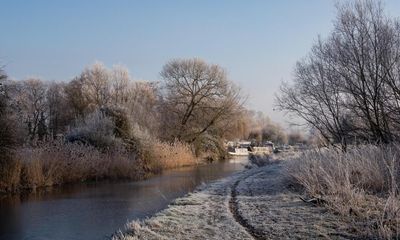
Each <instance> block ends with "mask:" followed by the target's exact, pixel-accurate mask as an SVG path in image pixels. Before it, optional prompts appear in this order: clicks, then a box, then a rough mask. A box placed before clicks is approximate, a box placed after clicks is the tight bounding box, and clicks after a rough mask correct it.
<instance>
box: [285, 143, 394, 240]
mask: <svg viewBox="0 0 400 240" xmlns="http://www.w3.org/2000/svg"><path fill="white" fill-rule="evenodd" d="M287 173H288V175H289V176H290V177H291V179H292V180H293V181H294V183H296V184H299V185H301V186H302V187H303V189H304V190H305V192H306V193H307V194H308V195H309V197H312V198H317V199H320V200H322V201H320V202H323V203H325V206H326V207H328V209H330V210H332V211H334V212H336V213H338V214H340V215H342V216H346V217H350V218H351V219H353V220H354V222H355V226H356V230H358V231H359V234H360V235H365V237H372V238H387V239H391V238H395V237H399V234H400V232H399V230H400V229H399V227H400V200H399V189H398V182H399V180H400V146H398V145H390V146H373V145H365V146H357V147H351V148H350V149H349V150H348V151H347V152H345V153H344V152H341V151H338V150H337V149H332V148H325V149H319V150H310V151H307V152H305V153H304V154H302V155H301V156H299V157H298V159H295V160H292V161H290V162H289V163H288V165H287Z"/></svg>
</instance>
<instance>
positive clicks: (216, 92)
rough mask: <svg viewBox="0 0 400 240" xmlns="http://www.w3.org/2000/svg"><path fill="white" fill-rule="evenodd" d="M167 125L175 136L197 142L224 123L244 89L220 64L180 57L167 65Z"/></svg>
mask: <svg viewBox="0 0 400 240" xmlns="http://www.w3.org/2000/svg"><path fill="white" fill-rule="evenodd" d="M161 76H162V77H163V79H164V81H165V91H166V92H165V108H164V110H165V111H166V112H167V114H166V115H167V118H168V119H166V124H167V125H166V127H167V129H168V130H169V134H170V137H171V138H178V139H181V140H184V141H187V142H189V143H193V142H195V141H196V140H198V138H199V137H200V136H202V135H203V134H206V133H207V132H210V131H214V132H218V131H219V130H221V129H220V128H216V127H217V126H218V127H223V126H221V123H223V122H225V123H226V121H228V120H229V118H231V117H232V116H234V115H235V113H236V112H237V111H238V110H239V108H240V106H241V104H242V97H241V94H240V90H239V89H238V88H237V87H236V86H234V85H233V83H232V82H230V81H229V80H228V79H227V76H226V72H225V71H224V70H223V69H222V68H221V67H219V66H218V65H211V64H207V63H206V62H204V61H203V60H200V59H196V58H195V59H176V60H172V61H170V62H168V63H167V64H166V65H164V67H163V70H162V72H161Z"/></svg>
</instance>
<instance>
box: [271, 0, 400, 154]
mask: <svg viewBox="0 0 400 240" xmlns="http://www.w3.org/2000/svg"><path fill="white" fill-rule="evenodd" d="M277 105H278V107H279V108H280V109H281V110H284V111H288V112H290V113H294V114H295V115H296V116H298V117H300V118H302V119H303V120H305V121H306V122H307V123H308V124H309V125H310V126H311V127H312V128H314V129H317V130H318V131H319V133H320V134H321V135H322V136H323V137H324V138H325V140H326V141H327V142H328V143H331V144H337V143H339V144H341V145H342V147H343V148H344V149H345V148H346V146H347V145H348V144H350V143H354V142H366V141H367V142H381V143H388V142H392V141H398V140H400V22H399V21H398V20H397V19H392V18H389V17H387V16H386V15H385V14H384V11H383V7H382V4H381V3H380V2H376V1H372V0H367V1H354V2H351V3H348V4H345V5H341V6H339V7H338V17H337V19H336V21H335V24H334V29H333V31H332V33H331V34H330V36H329V37H328V38H326V39H321V38H320V39H319V40H318V41H317V43H316V44H315V45H314V46H313V47H312V49H311V52H310V54H309V56H308V57H306V58H305V59H303V60H301V61H299V62H298V63H297V66H296V68H295V80H294V83H293V84H283V85H282V88H281V92H280V94H279V95H278V97H277Z"/></svg>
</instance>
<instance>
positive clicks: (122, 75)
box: [110, 65, 131, 105]
mask: <svg viewBox="0 0 400 240" xmlns="http://www.w3.org/2000/svg"><path fill="white" fill-rule="evenodd" d="M110 74H111V76H110V78H111V88H112V90H111V92H112V93H111V94H112V100H113V104H114V105H118V104H124V103H126V102H127V101H128V94H129V84H130V81H131V77H130V75H129V71H128V69H127V68H125V67H123V66H121V65H115V66H113V68H112V70H111V73H110Z"/></svg>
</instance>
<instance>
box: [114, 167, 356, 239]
mask: <svg viewBox="0 0 400 240" xmlns="http://www.w3.org/2000/svg"><path fill="white" fill-rule="evenodd" d="M284 169H285V162H282V161H273V162H272V163H270V164H268V165H266V166H262V167H257V166H253V167H252V168H251V169H248V170H246V171H243V172H240V173H237V174H235V175H233V176H230V177H228V178H225V179H222V180H219V181H217V182H214V183H212V184H210V185H208V186H203V187H202V188H199V189H198V190H197V191H195V192H193V193H191V194H189V195H187V196H186V197H184V198H180V199H177V200H175V201H174V202H173V203H171V204H170V205H169V207H168V208H167V209H165V210H164V211H162V212H160V213H158V214H156V215H155V216H154V217H152V218H150V219H147V220H144V221H133V222H130V223H128V224H127V227H126V231H125V232H124V233H122V232H120V233H119V234H117V235H116V236H114V240H116V239H119V240H133V239H188V238H190V239H277V238H279V239H289V238H290V239H293V238H298V239H307V238H308V239H309V238H329V239H354V238H356V236H360V235H361V233H357V232H354V229H353V228H352V227H351V223H350V221H349V220H348V219H345V218H341V217H338V216H337V215H334V214H332V213H330V212H327V211H326V209H325V208H323V207H319V206H315V205H313V204H311V203H307V202H305V201H303V200H301V198H300V197H299V196H300V195H299V193H298V192H297V191H296V190H295V189H294V188H293V186H291V184H290V182H289V181H288V180H287V179H286V175H285V174H283V173H284Z"/></svg>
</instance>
